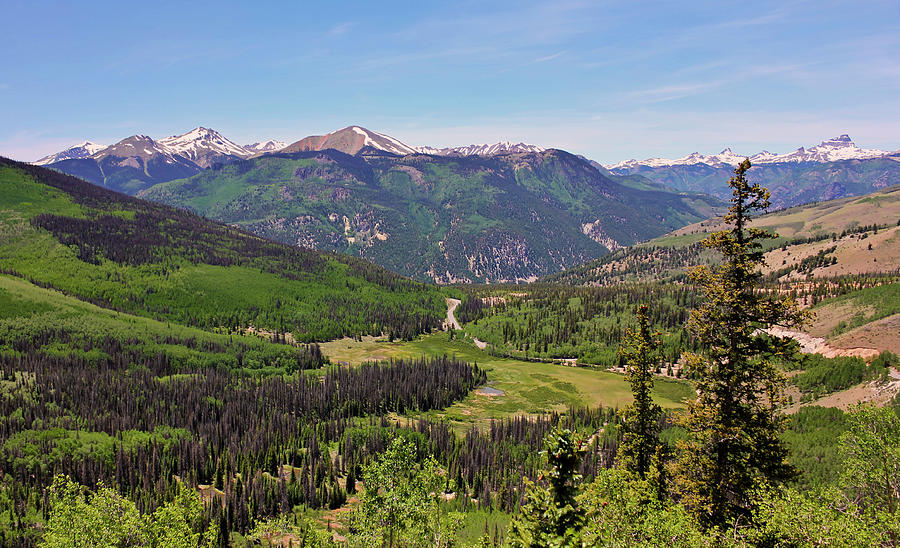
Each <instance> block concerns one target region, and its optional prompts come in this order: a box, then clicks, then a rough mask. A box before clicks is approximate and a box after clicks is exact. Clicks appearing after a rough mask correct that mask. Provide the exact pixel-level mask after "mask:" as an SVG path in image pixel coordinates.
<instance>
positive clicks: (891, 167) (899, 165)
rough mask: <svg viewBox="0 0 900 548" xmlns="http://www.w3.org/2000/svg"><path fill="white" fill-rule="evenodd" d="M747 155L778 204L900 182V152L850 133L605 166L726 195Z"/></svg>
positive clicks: (674, 185) (859, 192)
mask: <svg viewBox="0 0 900 548" xmlns="http://www.w3.org/2000/svg"><path fill="white" fill-rule="evenodd" d="M744 158H749V159H750V163H751V164H752V165H753V166H754V167H753V168H752V169H751V170H750V171H749V172H748V178H749V180H750V181H752V182H759V183H760V184H762V185H763V186H765V187H767V188H768V189H769V191H770V192H771V193H772V204H773V206H775V207H776V208H782V207H791V206H794V205H799V204H804V203H809V202H815V201H821V200H833V199H837V198H844V197H849V196H859V195H862V194H867V193H869V192H872V191H874V190H878V189H881V188H886V187H888V186H891V185H894V184H897V183H898V182H900V151H895V152H887V151H883V150H871V149H862V148H860V147H858V146H857V145H856V144H855V143H854V142H853V141H852V140H851V139H850V137H849V136H848V135H846V134H845V135H841V136H840V137H835V138H834V139H828V140H826V141H823V142H822V143H820V144H818V145H816V146H813V147H810V148H808V149H806V148H803V147H800V148H798V149H797V150H795V151H794V152H791V153H788V154H774V153H771V152H768V151H762V152H759V153H757V154H753V155H740V154H735V153H734V152H733V151H732V150H731V149H730V148H726V149H724V150H723V151H722V152H720V153H719V154H713V155H702V154H699V153H697V152H695V153H693V154H689V155H687V156H684V157H682V158H677V159H675V160H670V159H666V158H650V159H647V160H642V161H638V160H627V161H625V162H620V163H618V164H612V165H607V166H603V167H605V168H606V169H607V170H608V171H609V172H610V173H611V174H613V175H620V176H628V175H639V176H642V177H645V178H647V179H650V180H652V181H654V182H656V183H659V184H662V185H665V186H668V187H671V188H673V189H676V190H688V191H694V192H705V193H708V194H711V195H713V196H717V197H719V198H723V199H727V198H728V197H729V196H730V195H731V191H730V189H729V188H728V184H727V183H728V179H729V178H730V177H731V175H732V171H733V170H734V166H736V165H738V164H739V163H740V162H742V161H743V160H744Z"/></svg>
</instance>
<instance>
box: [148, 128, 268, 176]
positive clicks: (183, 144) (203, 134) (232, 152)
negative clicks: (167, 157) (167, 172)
mask: <svg viewBox="0 0 900 548" xmlns="http://www.w3.org/2000/svg"><path fill="white" fill-rule="evenodd" d="M159 143H160V144H161V145H163V146H164V147H166V148H167V149H168V150H169V151H170V152H171V153H173V154H180V155H182V156H184V157H186V158H190V159H191V160H193V161H194V162H197V164H198V165H200V166H203V167H208V165H209V164H210V163H211V162H212V161H214V160H215V159H216V158H218V157H221V156H237V157H239V158H247V157H249V156H251V155H252V152H250V151H248V150H247V149H245V148H244V147H242V146H241V145H239V144H237V143H235V142H233V141H230V140H228V139H226V138H225V137H224V136H222V134H221V133H219V132H218V131H216V130H214V129H209V128H205V127H203V126H198V127H195V128H194V129H192V130H190V131H188V132H187V133H183V134H181V135H172V136H171V137H166V138H164V139H160V140H159Z"/></svg>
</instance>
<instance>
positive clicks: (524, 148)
mask: <svg viewBox="0 0 900 548" xmlns="http://www.w3.org/2000/svg"><path fill="white" fill-rule="evenodd" d="M416 150H417V151H418V152H420V153H422V154H433V155H436V156H493V155H495V154H510V153H527V152H544V151H545V150H546V149H545V148H543V147H540V146H537V145H529V144H526V143H512V142H510V141H501V142H499V143H493V144H481V145H468V146H462V147H447V148H434V147H429V146H422V147H416Z"/></svg>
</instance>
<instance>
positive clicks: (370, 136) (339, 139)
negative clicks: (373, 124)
mask: <svg viewBox="0 0 900 548" xmlns="http://www.w3.org/2000/svg"><path fill="white" fill-rule="evenodd" d="M365 147H372V148H374V149H377V150H382V151H384V152H389V153H391V154H397V155H399V156H405V155H407V154H415V153H416V149H414V148H413V147H411V146H409V145H407V144H405V143H403V142H401V141H399V140H397V139H395V138H393V137H391V136H390V135H385V134H383V133H378V132H376V131H372V130H369V129H366V128H364V127H361V126H347V127H345V128H342V129H339V130H337V131H332V132H331V133H328V134H326V135H310V136H309V137H304V138H303V139H300V140H299V141H297V142H295V143H291V144H290V145H288V146H286V147H285V148H283V149H282V150H281V152H300V151H304V150H326V149H334V150H339V151H341V152H344V153H346V154H356V153H358V152H359V151H360V150H362V149H363V148H365Z"/></svg>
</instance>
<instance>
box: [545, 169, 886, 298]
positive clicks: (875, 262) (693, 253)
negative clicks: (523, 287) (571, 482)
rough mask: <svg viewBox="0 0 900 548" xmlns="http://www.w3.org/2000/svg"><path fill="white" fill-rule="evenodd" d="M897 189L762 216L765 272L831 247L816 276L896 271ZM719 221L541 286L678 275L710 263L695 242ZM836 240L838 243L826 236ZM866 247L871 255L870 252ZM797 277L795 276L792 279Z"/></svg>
mask: <svg viewBox="0 0 900 548" xmlns="http://www.w3.org/2000/svg"><path fill="white" fill-rule="evenodd" d="M898 220H900V186H893V187H890V188H887V189H883V190H879V191H877V192H874V193H872V194H869V195H867V196H863V197H855V198H843V199H839V200H832V201H829V202H820V203H813V204H808V205H803V206H797V207H793V208H790V209H785V210H781V211H776V212H773V213H770V214H768V215H764V216H762V217H760V218H758V219H756V220H755V221H754V222H753V226H754V227H758V228H764V229H767V230H770V231H772V232H776V233H777V234H778V235H779V238H776V239H774V240H770V241H769V242H767V243H766V245H767V246H769V249H770V250H769V251H768V252H767V254H766V261H767V263H768V265H769V266H768V267H767V268H766V269H764V272H767V273H768V272H771V271H774V270H778V269H782V268H785V267H789V266H792V265H799V264H800V261H802V260H803V259H805V258H808V257H811V256H815V255H816V254H817V253H819V251H822V250H827V249H828V248H830V247H831V246H833V245H836V246H837V249H836V250H835V251H832V252H830V253H829V258H830V257H836V258H837V263H836V264H834V265H828V266H823V267H820V268H817V269H816V270H815V271H814V275H816V276H820V277H821V276H835V275H845V274H866V273H873V272H892V271H894V270H896V269H897V268H900V228H898V227H897V226H896V223H897V222H898ZM860 225H880V226H884V225H889V228H883V229H880V230H879V233H878V234H874V233H872V232H869V233H868V234H867V235H866V236H865V237H863V236H862V235H861V234H848V235H846V236H844V237H840V234H841V233H842V232H844V231H852V230H855V229H858V227H860ZM723 226H724V225H723V223H722V220H721V218H714V219H707V220H705V221H701V222H699V223H694V224H691V225H688V226H685V227H683V228H680V229H678V230H675V231H673V232H671V233H669V234H666V235H664V236H660V237H658V238H654V239H652V240H648V241H646V242H642V243H640V244H637V245H635V246H633V247H632V248H630V249H625V250H620V251H617V252H616V253H613V254H611V255H609V256H607V257H604V258H602V259H599V260H597V261H593V262H590V263H587V264H585V265H581V266H579V267H576V268H573V269H571V270H569V271H567V272H563V273H560V274H558V275H555V276H550V277H548V278H546V281H551V282H553V281H556V282H563V283H586V282H591V281H596V280H604V279H605V280H608V281H620V280H638V279H646V278H653V279H660V278H663V279H665V278H671V277H675V276H679V275H681V274H682V273H683V272H685V270H686V268H687V267H689V266H693V265H697V264H703V263H708V262H710V261H713V260H715V257H714V255H713V254H712V252H710V251H708V250H704V249H702V248H701V247H700V241H701V240H703V239H704V238H705V237H706V236H707V235H708V234H709V233H710V232H714V231H717V230H721V229H722V228H723ZM832 234H836V235H838V236H839V237H838V238H837V241H835V242H832V240H831V238H830V236H831V235H832ZM821 237H827V238H826V239H824V240H821V241H817V242H810V243H793V245H790V246H789V247H788V249H787V250H786V251H781V249H780V247H781V246H782V245H784V244H786V243H788V242H789V241H794V240H797V239H807V238H821ZM870 244H871V247H872V249H869V245H870ZM796 276H797V273H796V272H795V273H794V277H796Z"/></svg>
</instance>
